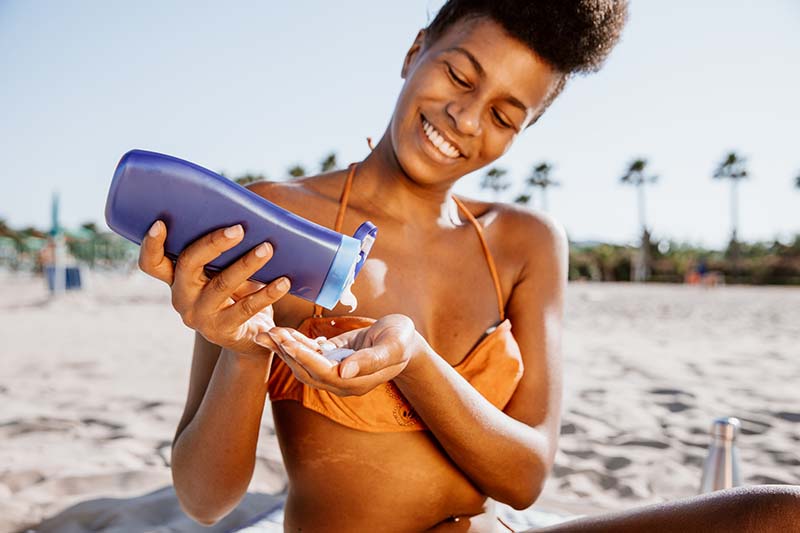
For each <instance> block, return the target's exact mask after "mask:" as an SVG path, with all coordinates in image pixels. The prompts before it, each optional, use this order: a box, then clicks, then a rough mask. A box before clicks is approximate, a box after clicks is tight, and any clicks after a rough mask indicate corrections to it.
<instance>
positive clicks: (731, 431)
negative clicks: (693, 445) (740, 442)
mask: <svg viewBox="0 0 800 533" xmlns="http://www.w3.org/2000/svg"><path fill="white" fill-rule="evenodd" d="M741 426H742V423H741V422H739V419H738V418H735V417H732V416H730V417H722V418H717V419H715V420H714V423H713V424H712V425H711V435H712V436H713V437H714V438H717V439H724V440H731V441H732V440H734V439H736V434H737V433H738V432H739V428H740V427H741Z"/></svg>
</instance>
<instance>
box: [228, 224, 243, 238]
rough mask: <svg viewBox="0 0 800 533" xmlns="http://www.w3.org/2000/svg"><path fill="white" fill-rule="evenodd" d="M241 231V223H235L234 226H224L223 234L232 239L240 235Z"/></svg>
mask: <svg viewBox="0 0 800 533" xmlns="http://www.w3.org/2000/svg"><path fill="white" fill-rule="evenodd" d="M243 231H244V229H242V225H241V224H236V225H235V226H231V227H229V228H225V236H226V237H227V238H229V239H234V238H236V237H238V236H239V235H241V234H242V232H243Z"/></svg>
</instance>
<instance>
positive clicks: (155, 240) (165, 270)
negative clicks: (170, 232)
mask: <svg viewBox="0 0 800 533" xmlns="http://www.w3.org/2000/svg"><path fill="white" fill-rule="evenodd" d="M166 240H167V227H166V225H165V224H164V223H163V222H162V221H160V220H156V221H155V222H154V223H153V225H152V226H150V229H149V230H148V231H147V234H145V236H144V238H143V239H142V246H141V248H140V249H139V268H140V269H141V270H142V272H144V273H145V274H148V275H150V276H153V277H154V278H156V279H160V280H161V281H163V282H164V283H166V284H168V285H172V281H173V277H174V266H173V265H172V260H171V259H170V258H169V257H167V256H165V255H164V241H166Z"/></svg>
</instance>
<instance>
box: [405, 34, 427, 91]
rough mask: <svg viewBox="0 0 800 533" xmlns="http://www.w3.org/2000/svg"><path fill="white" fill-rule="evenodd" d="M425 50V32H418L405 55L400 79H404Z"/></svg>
mask: <svg viewBox="0 0 800 533" xmlns="http://www.w3.org/2000/svg"><path fill="white" fill-rule="evenodd" d="M424 48H425V30H419V33H417V38H416V39H414V43H413V44H412V45H411V48H409V49H408V52H407V53H406V59H405V61H403V69H402V70H401V71H400V77H401V78H403V79H406V76H408V71H409V69H410V68H411V66H412V65H413V64H414V61H416V59H417V58H418V57H419V54H420V53H421V51H422V50H423V49H424Z"/></svg>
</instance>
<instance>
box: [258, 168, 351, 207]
mask: <svg viewBox="0 0 800 533" xmlns="http://www.w3.org/2000/svg"><path fill="white" fill-rule="evenodd" d="M342 174H343V171H334V172H330V173H327V174H320V175H317V176H309V177H304V178H300V179H295V180H291V181H256V182H254V183H249V184H248V185H246V186H245V187H246V188H247V189H249V190H251V191H253V192H254V193H256V194H257V195H259V196H261V197H262V198H265V199H267V200H269V201H270V202H272V203H274V204H277V205H279V206H281V207H284V208H285V209H289V210H290V211H294V210H295V209H297V208H303V207H308V206H310V205H318V204H319V203H329V202H338V201H339V194H340V192H341V187H342V183H343V179H344V178H343V177H342Z"/></svg>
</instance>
